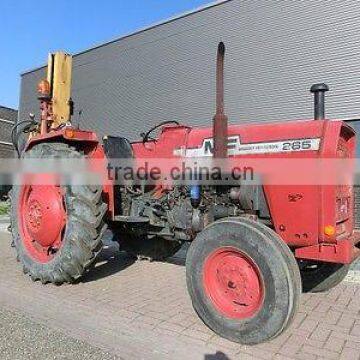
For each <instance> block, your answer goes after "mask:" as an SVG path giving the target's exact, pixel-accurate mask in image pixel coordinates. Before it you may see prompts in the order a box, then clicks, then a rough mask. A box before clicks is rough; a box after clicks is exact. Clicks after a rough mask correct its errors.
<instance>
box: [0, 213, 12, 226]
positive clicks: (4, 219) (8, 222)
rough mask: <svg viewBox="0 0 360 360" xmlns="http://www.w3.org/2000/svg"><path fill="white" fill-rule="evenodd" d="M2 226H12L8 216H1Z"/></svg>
mask: <svg viewBox="0 0 360 360" xmlns="http://www.w3.org/2000/svg"><path fill="white" fill-rule="evenodd" d="M0 224H10V218H9V216H8V215H6V216H3V215H2V216H0Z"/></svg>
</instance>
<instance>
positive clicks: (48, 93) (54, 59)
mask: <svg viewBox="0 0 360 360" xmlns="http://www.w3.org/2000/svg"><path fill="white" fill-rule="evenodd" d="M71 75H72V56H71V55H69V54H65V53H63V52H56V53H54V54H49V59H48V67H47V77H46V80H42V81H41V82H40V83H39V85H38V92H39V100H40V104H41V105H40V108H41V129H40V132H41V134H45V133H47V132H48V131H51V130H53V129H57V128H59V126H61V125H64V124H67V123H69V122H70V121H71V115H72V100H71Z"/></svg>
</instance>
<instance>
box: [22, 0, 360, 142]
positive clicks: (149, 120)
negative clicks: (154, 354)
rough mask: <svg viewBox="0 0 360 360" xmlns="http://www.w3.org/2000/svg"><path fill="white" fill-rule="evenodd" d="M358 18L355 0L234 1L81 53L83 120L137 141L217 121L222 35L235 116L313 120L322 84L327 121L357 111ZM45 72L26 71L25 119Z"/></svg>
mask: <svg viewBox="0 0 360 360" xmlns="http://www.w3.org/2000/svg"><path fill="white" fill-rule="evenodd" d="M359 20H360V2H357V1H347V2H345V1H316V2H315V1H268V0H257V1H241V0H232V1H228V2H225V3H223V4H220V5H217V6H214V7H211V8H208V9H206V10H203V11H200V12H197V13H194V14H191V15H189V16H186V17H183V18H180V19H177V20H175V21H172V22H169V23H166V24H163V25H161V26H157V27H155V28H152V29H149V30H147V31H144V32H141V33H138V34H136V35H133V36H130V37H127V38H124V39H121V40H119V41H115V42H112V43H109V44H107V45H105V46H102V47H98V48H95V49H93V50H91V51H87V52H84V53H81V54H78V55H77V56H76V57H75V61H74V78H73V98H74V100H75V103H76V108H77V110H79V109H82V110H83V115H82V122H81V125H82V127H84V128H90V129H95V130H96V131H97V132H98V133H99V134H100V135H103V134H105V133H111V134H114V135H122V136H128V137H129V138H130V139H131V140H134V139H137V138H138V134H139V133H140V132H142V131H144V130H146V129H148V128H150V127H151V126H152V125H154V124H156V123H157V122H160V121H164V120H178V121H180V122H183V123H186V124H191V125H208V124H210V121H211V118H212V115H213V113H214V92H215V58H216V49H217V45H218V43H219V42H220V41H224V42H225V44H226V46H227V58H226V108H227V113H228V115H229V117H230V121H231V122H233V123H239V122H259V121H275V120H286V119H301V118H311V117H312V114H313V110H312V97H311V95H310V93H309V91H308V90H309V88H310V85H311V84H313V83H316V82H327V83H328V84H329V85H330V87H331V90H332V91H331V93H329V96H328V101H327V113H328V115H329V116H330V117H332V118H355V117H360V46H359V45H360V21H359ZM43 75H44V69H40V70H37V71H35V72H30V73H27V74H24V75H23V77H22V87H21V100H20V118H21V119H23V118H26V117H27V114H28V113H29V112H33V113H36V114H38V110H37V108H38V104H37V101H36V93H35V88H36V83H37V81H38V80H39V79H40V78H41V77H42V76H43ZM77 120H78V119H77V116H75V117H74V123H77Z"/></svg>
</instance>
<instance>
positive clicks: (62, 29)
mask: <svg viewBox="0 0 360 360" xmlns="http://www.w3.org/2000/svg"><path fill="white" fill-rule="evenodd" d="M209 2H211V0H162V1H156V0H132V1H130V0H118V1H116V0H87V1H84V0H72V1H70V0H48V1H35V0H17V1H14V0H1V1H0V25H1V30H0V46H1V47H0V49H1V51H0V105H2V106H7V107H12V108H18V102H19V92H20V74H21V73H22V72H24V71H26V70H29V69H32V68H35V67H37V66H41V65H44V64H45V63H46V61H47V54H48V53H49V52H53V51H57V50H63V51H66V52H69V53H72V54H74V53H77V52H80V51H82V50H85V49H87V48H89V47H92V46H94V45H97V44H99V43H104V42H106V41H109V40H113V39H114V38H117V37H120V36H122V35H125V34H128V33H130V32H133V31H136V30H138V29H140V28H143V27H145V26H148V25H151V24H153V23H155V22H158V21H162V20H165V19H167V18H169V17H172V16H174V15H177V14H180V13H182V12H184V11H188V10H192V9H195V8H197V7H199V6H202V5H205V4H207V3H209Z"/></svg>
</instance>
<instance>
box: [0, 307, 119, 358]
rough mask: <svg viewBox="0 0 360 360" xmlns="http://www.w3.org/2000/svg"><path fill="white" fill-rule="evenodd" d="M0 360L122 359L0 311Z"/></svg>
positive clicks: (17, 315)
mask: <svg viewBox="0 0 360 360" xmlns="http://www.w3.org/2000/svg"><path fill="white" fill-rule="evenodd" d="M0 359H2V360H14V359H16V360H23V359H24V360H25V359H26V360H28V359H37V360H41V359H46V360H49V359H73V360H76V359H79V360H80V359H81V360H82V359H87V360H95V359H102V360H108V359H109V360H118V359H121V358H120V357H117V356H113V355H110V354H109V353H106V352H103V351H101V350H99V349H97V348H95V347H92V346H91V345H89V344H87V343H85V342H82V341H79V340H76V339H73V338H71V337H69V336H67V335H65V334H63V333H61V332H58V331H54V330H51V329H49V328H47V327H45V326H43V325H40V324H38V323H36V322H34V321H33V320H31V319H29V318H27V317H26V316H24V315H23V314H21V313H15V312H13V311H9V310H6V309H0Z"/></svg>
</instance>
